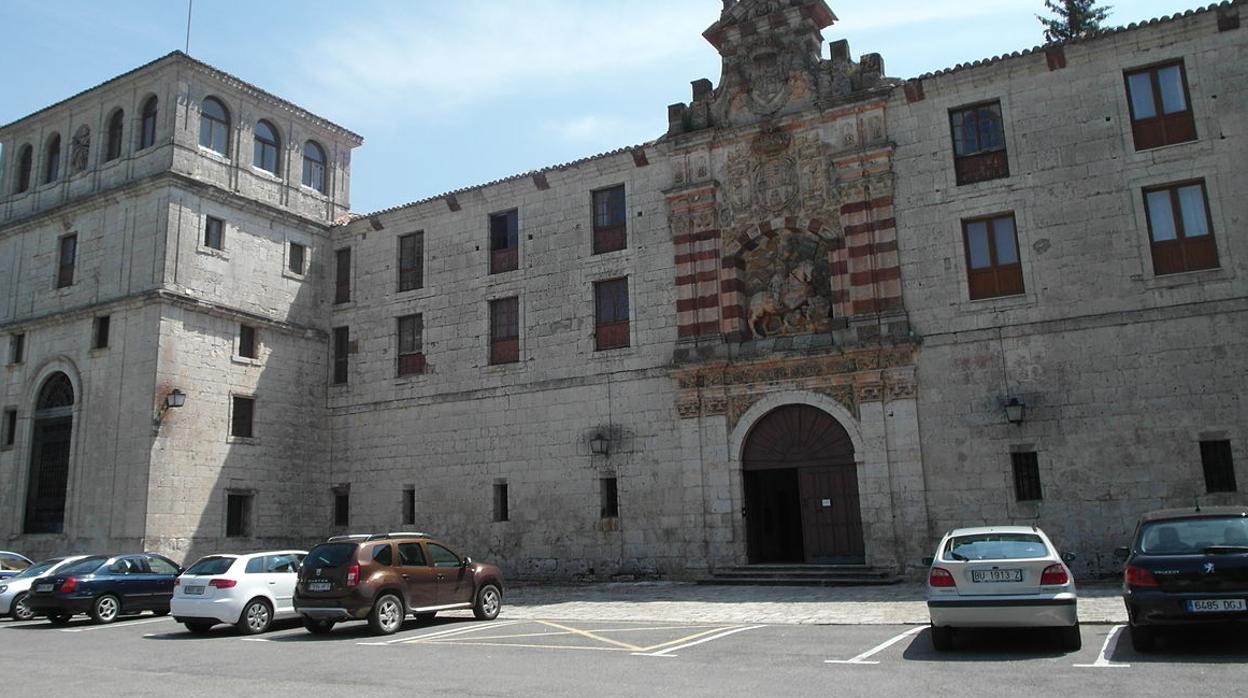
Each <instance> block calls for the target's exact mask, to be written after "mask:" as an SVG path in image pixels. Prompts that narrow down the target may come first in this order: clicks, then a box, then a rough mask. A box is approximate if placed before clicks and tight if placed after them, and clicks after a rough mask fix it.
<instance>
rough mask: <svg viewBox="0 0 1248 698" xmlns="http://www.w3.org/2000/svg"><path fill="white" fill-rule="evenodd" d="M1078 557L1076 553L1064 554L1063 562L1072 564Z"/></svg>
mask: <svg viewBox="0 0 1248 698" xmlns="http://www.w3.org/2000/svg"><path fill="white" fill-rule="evenodd" d="M1077 557H1079V556H1078V555H1076V554H1074V553H1062V562H1065V563H1067V564H1070V563H1072V562H1074V561H1075V558H1077Z"/></svg>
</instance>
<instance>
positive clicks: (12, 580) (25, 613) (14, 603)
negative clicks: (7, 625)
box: [0, 555, 84, 620]
mask: <svg viewBox="0 0 1248 698" xmlns="http://www.w3.org/2000/svg"><path fill="white" fill-rule="evenodd" d="M83 557H84V556H82V555H73V556H70V557H54V558H52V559H51V560H44V561H42V562H37V563H35V564H33V565H31V566H30V567H27V568H26V569H24V570H22V571H21V572H18V573H17V574H16V575H14V576H12V577H9V578H8V579H6V580H4V581H2V582H0V618H3V617H5V616H10V617H12V618H13V620H31V619H33V618H34V617H35V612H34V611H32V610H31V609H30V604H28V603H26V599H27V596H28V594H29V592H30V585H31V584H34V582H35V580H36V579H38V578H39V577H42V576H44V575H47V574H54V573H55V572H56V571H57V570H58V569H60V568H62V567H64V566H66V565H69V564H72V563H74V562H77V561H78V560H81V559H82V558H83Z"/></svg>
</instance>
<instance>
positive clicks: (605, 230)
mask: <svg viewBox="0 0 1248 698" xmlns="http://www.w3.org/2000/svg"><path fill="white" fill-rule="evenodd" d="M593 207H594V254H602V253H604V252H614V251H615V250H622V249H624V248H625V246H626V245H627V235H626V227H627V219H628V217H627V214H626V213H625V210H624V185H623V184H621V185H619V186H616V187H611V188H610V189H600V190H598V191H596V192H594V193H593Z"/></svg>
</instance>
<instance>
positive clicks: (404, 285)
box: [399, 233, 425, 292]
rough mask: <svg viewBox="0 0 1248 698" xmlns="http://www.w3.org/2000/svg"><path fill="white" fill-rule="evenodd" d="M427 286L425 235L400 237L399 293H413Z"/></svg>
mask: <svg viewBox="0 0 1248 698" xmlns="http://www.w3.org/2000/svg"><path fill="white" fill-rule="evenodd" d="M424 285H425V234H424V233H411V234H410V235H402V236H400V237H399V291H400V292H403V291H413V290H415V289H418V288H422V287H423V286H424Z"/></svg>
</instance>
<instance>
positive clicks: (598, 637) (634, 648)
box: [537, 620, 642, 652]
mask: <svg viewBox="0 0 1248 698" xmlns="http://www.w3.org/2000/svg"><path fill="white" fill-rule="evenodd" d="M537 622H539V623H541V624H542V625H549V626H550V627H552V628H558V629H559V630H566V631H568V632H570V633H575V634H577V635H580V636H582V637H586V638H589V639H590V640H597V641H598V642H604V643H606V644H608V645H615V646H616V647H623V648H624V649H626V650H630V651H633V652H640V651H642V650H641V648H640V647H638V646H637V645H630V644H628V643H627V642H620V641H619V640H612V639H611V638H609V637H602V636H601V635H595V634H593V633H591V632H589V631H588V630H577V629H576V628H569V627H568V626H566V625H559V624H558V623H552V622H550V621H548V620H539V621H537Z"/></svg>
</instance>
